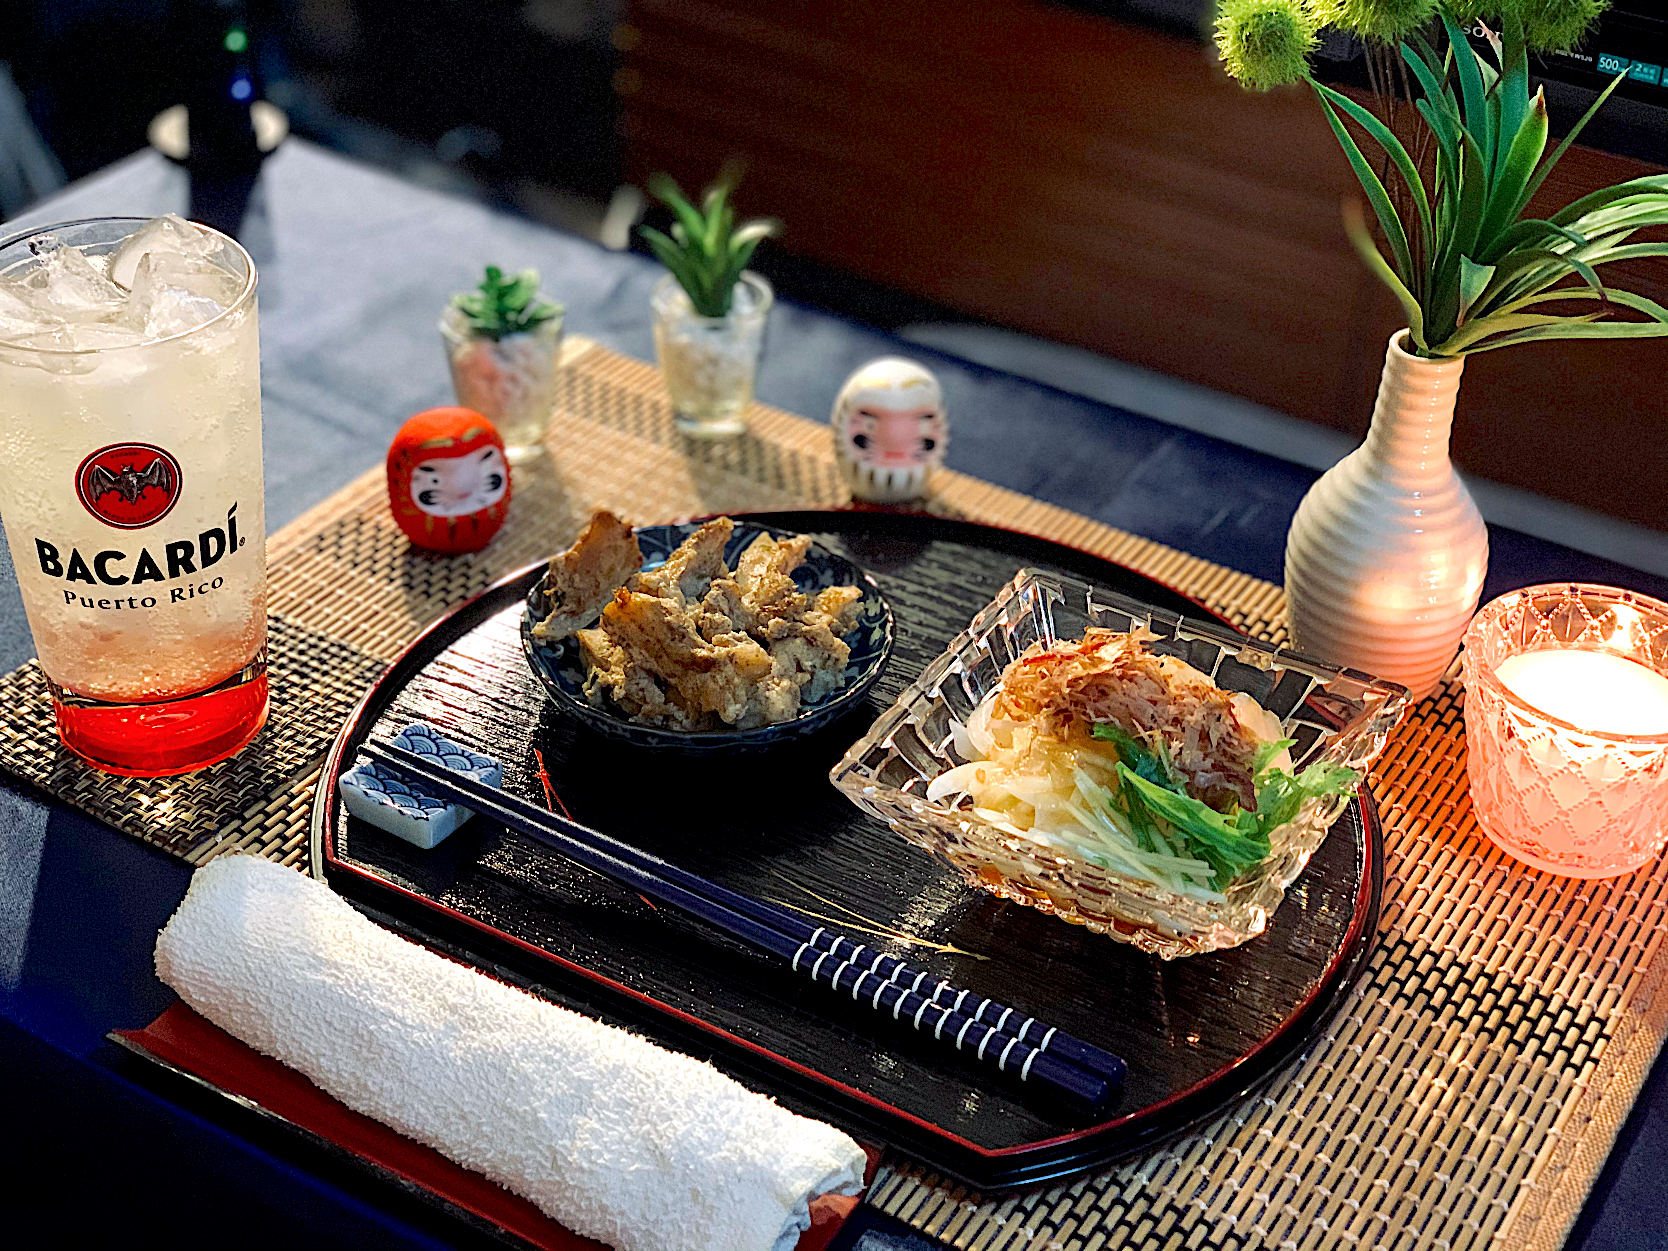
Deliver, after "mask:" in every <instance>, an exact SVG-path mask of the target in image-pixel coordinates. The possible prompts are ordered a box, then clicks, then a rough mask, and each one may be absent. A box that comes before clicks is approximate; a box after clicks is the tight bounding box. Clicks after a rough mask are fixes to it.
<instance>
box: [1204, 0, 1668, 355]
mask: <svg viewBox="0 0 1668 1251" xmlns="http://www.w3.org/2000/svg"><path fill="white" fill-rule="evenodd" d="M1256 2H1257V3H1261V4H1264V5H1284V6H1286V7H1287V8H1288V9H1289V10H1290V14H1289V16H1291V17H1293V18H1294V20H1295V18H1297V17H1302V18H1304V19H1306V20H1308V21H1310V22H1311V23H1312V24H1314V25H1322V24H1325V25H1334V26H1337V27H1339V28H1341V29H1344V30H1348V31H1350V32H1351V33H1352V34H1356V35H1358V36H1361V37H1363V38H1367V39H1370V40H1379V41H1381V42H1382V43H1387V44H1388V48H1389V51H1388V56H1387V57H1386V59H1385V60H1384V62H1382V63H1381V65H1380V68H1379V71H1378V72H1379V75H1380V81H1384V80H1385V79H1386V78H1387V77H1388V74H1387V71H1388V69H1389V68H1394V69H1395V70H1396V71H1397V73H1403V72H1404V71H1405V72H1406V73H1408V74H1410V75H1411V77H1410V78H1408V79H1407V81H1408V83H1409V86H1410V88H1413V87H1416V88H1417V90H1416V91H1413V90H1410V92H1409V94H1410V96H1411V97H1412V98H1413V106H1414V108H1415V109H1416V110H1417V114H1418V121H1417V123H1415V126H1416V127H1419V128H1422V131H1423V133H1422V134H1421V135H1420V137H1419V139H1420V141H1419V142H1415V145H1414V147H1415V151H1416V152H1421V153H1422V152H1423V150H1424V148H1425V147H1426V146H1428V147H1429V148H1430V150H1431V151H1432V153H1433V157H1432V159H1431V160H1429V161H1424V160H1421V159H1418V158H1416V157H1415V155H1414V154H1412V153H1410V152H1409V151H1408V148H1407V146H1406V145H1405V144H1404V143H1403V141H1402V139H1401V137H1399V136H1398V135H1397V134H1396V132H1395V131H1394V130H1393V129H1392V127H1391V126H1390V125H1389V124H1387V123H1386V121H1385V120H1384V119H1383V118H1382V117H1381V116H1380V115H1379V113H1375V112H1374V111H1372V110H1370V109H1368V108H1366V107H1364V106H1363V105H1361V104H1359V103H1357V102H1356V101H1355V100H1353V99H1351V98H1350V97H1349V96H1347V95H1344V94H1343V93H1342V92H1339V91H1334V90H1333V89H1332V88H1330V87H1327V86H1325V85H1324V84H1322V83H1319V82H1316V81H1315V80H1314V78H1313V77H1311V76H1310V74H1309V70H1308V66H1307V63H1305V64H1303V65H1302V66H1301V67H1299V68H1297V69H1296V70H1295V71H1294V70H1293V68H1292V66H1291V58H1290V56H1289V49H1288V48H1284V47H1281V48H1276V49H1274V50H1273V51H1271V52H1269V53H1268V54H1267V55H1263V53H1262V51H1261V49H1259V47H1258V46H1257V45H1256V43H1255V41H1252V40H1248V39H1246V38H1245V37H1244V35H1243V32H1241V33H1240V34H1238V35H1236V33H1235V27H1236V25H1237V24H1240V23H1243V22H1244V21H1245V11H1246V7H1247V0H1223V3H1222V5H1221V8H1220V10H1219V14H1218V40H1219V43H1222V45H1223V47H1224V49H1225V50H1226V48H1227V47H1228V45H1229V43H1233V45H1234V47H1235V49H1236V50H1237V53H1238V55H1237V58H1236V57H1235V56H1228V55H1225V56H1224V65H1225V67H1226V68H1227V69H1228V72H1229V73H1231V74H1233V75H1234V76H1235V77H1236V78H1239V79H1240V80H1241V81H1242V82H1243V83H1244V84H1245V85H1246V86H1248V87H1251V88H1253V89H1259V90H1266V89H1267V88H1268V87H1270V86H1274V85H1279V84H1280V83H1282V82H1307V83H1308V84H1309V86H1310V87H1311V88H1313V90H1314V91H1315V93H1316V95H1317V96H1319V98H1320V101H1321V106H1322V108H1323V109H1324V110H1325V112H1326V118H1327V121H1328V122H1329V123H1330V124H1331V127H1332V131H1333V134H1334V135H1336V136H1337V139H1338V143H1339V145H1340V146H1341V147H1342V148H1343V150H1344V155H1345V157H1347V158H1348V160H1349V164H1350V168H1351V169H1352V170H1353V171H1354V174H1355V177H1356V180H1357V181H1358V182H1359V183H1360V184H1361V188H1362V191H1363V192H1365V194H1366V197H1367V202H1368V203H1369V204H1370V205H1371V206H1372V210H1373V214H1374V216H1375V217H1376V219H1377V222H1378V226H1379V229H1380V231H1381V233H1382V235H1383V237H1384V241H1385V248H1384V249H1383V250H1381V248H1380V247H1379V244H1378V243H1377V241H1376V240H1375V239H1374V237H1373V234H1372V231H1371V230H1370V228H1369V227H1368V225H1367V221H1366V217H1365V215H1364V214H1363V213H1362V212H1361V210H1360V208H1359V206H1353V207H1352V208H1351V209H1349V210H1346V213H1345V226H1346V229H1347V230H1348V232H1349V237H1350V240H1351V242H1352V243H1353V245H1354V246H1355V249H1356V251H1357V252H1359V253H1360V254H1361V257H1362V259H1363V260H1364V261H1365V262H1366V264H1367V265H1368V267H1369V268H1370V269H1371V270H1372V271H1373V273H1374V274H1376V275H1377V276H1378V278H1379V279H1380V280H1381V281H1382V282H1383V283H1384V284H1385V285H1386V286H1387V287H1389V288H1390V290H1391V291H1392V292H1393V293H1394V294H1395V296H1396V299H1397V300H1398V301H1399V302H1400V303H1401V306H1402V310H1403V312H1404V313H1405V314H1406V315H1407V320H1408V332H1409V335H1410V337H1411V339H1412V342H1413V347H1414V350H1415V351H1416V352H1417V353H1418V354H1419V355H1421V356H1427V357H1436V358H1445V357H1455V356H1463V355H1466V354H1467V353H1471V352H1485V351H1489V350H1491V349H1493V348H1499V347H1506V346H1508V345H1510V344H1513V343H1527V342H1532V341H1534V340H1539V339H1599V338H1646V337H1658V336H1663V335H1668V308H1664V307H1663V306H1662V305H1660V304H1657V303H1656V302H1654V301H1652V300H1648V299H1646V298H1645V297H1643V296H1640V295H1635V294H1633V293H1632V292H1629V291H1624V290H1621V289H1620V288H1617V287H1613V286H1607V285H1605V284H1604V282H1603V281H1602V280H1601V279H1600V277H1599V273H1598V270H1599V268H1600V267H1601V266H1603V265H1608V264H1611V263H1613V262H1615V261H1623V260H1637V259H1641V258H1645V257H1664V256H1668V244H1665V243H1660V242H1649V241H1647V242H1632V240H1633V238H1634V236H1636V235H1637V234H1638V233H1639V232H1640V231H1642V230H1645V229H1646V228H1648V227H1652V226H1665V225H1668V174H1654V175H1650V176H1647V177H1643V178H1635V179H1631V180H1629V181H1627V182H1624V183H1619V184H1617V185H1615V186H1612V187H1606V188H1604V189H1602V190H1599V191H1595V192H1593V193H1592V194H1591V195H1587V196H1583V197H1582V198H1581V199H1579V200H1576V201H1575V202H1574V203H1572V204H1569V205H1567V206H1565V207H1564V208H1563V209H1561V210H1559V211H1558V212H1556V213H1553V214H1551V215H1550V216H1549V217H1546V218H1528V217H1525V216H1524V213H1525V211H1526V210H1527V208H1528V205H1529V201H1530V199H1531V198H1532V197H1533V196H1534V194H1535V193H1536V191H1538V190H1539V189H1540V187H1541V185H1542V184H1543V183H1544V182H1545V181H1546V178H1547V175H1548V174H1550V173H1551V172H1552V169H1553V168H1554V167H1555V166H1556V165H1557V163H1558V161H1559V159H1560V158H1561V157H1562V156H1563V155H1564V153H1565V152H1566V151H1567V150H1568V149H1569V147H1570V145H1571V144H1572V143H1574V142H1575V140H1576V137H1577V136H1578V135H1580V133H1581V131H1582V129H1583V128H1584V127H1585V126H1586V125H1587V123H1588V122H1589V121H1590V120H1591V119H1592V117H1593V115H1594V114H1595V113H1597V112H1598V110H1599V109H1600V108H1601V107H1602V106H1603V105H1604V102H1605V101H1606V100H1608V99H1609V98H1610V94H1611V92H1613V91H1615V89H1616V88H1617V86H1619V85H1620V84H1621V81H1622V79H1623V78H1624V77H1625V76H1626V75H1625V72H1624V73H1623V74H1618V75H1617V76H1616V78H1615V80H1614V81H1612V82H1611V83H1610V85H1609V86H1608V87H1606V88H1605V90H1604V91H1603V92H1602V93H1600V95H1599V97H1598V99H1597V100H1595V101H1594V102H1593V105H1592V107H1591V108H1589V109H1588V110H1587V112H1586V114H1585V115H1584V116H1583V117H1582V118H1581V120H1580V121H1578V122H1577V123H1576V124H1575V126H1574V127H1572V128H1571V130H1570V132H1569V134H1567V135H1566V136H1565V137H1564V139H1563V141H1562V142H1561V143H1560V144H1559V145H1558V146H1557V147H1556V148H1555V149H1553V151H1552V153H1551V155H1550V156H1548V155H1547V152H1546V149H1547V143H1548V139H1549V131H1548V122H1547V113H1546V101H1545V97H1544V94H1543V92H1542V91H1541V90H1540V89H1538V88H1537V89H1536V90H1535V91H1534V93H1533V94H1531V93H1530V90H1529V52H1530V51H1531V50H1532V49H1533V50H1536V51H1541V50H1555V49H1563V48H1568V47H1570V46H1572V45H1573V44H1574V43H1576V42H1578V41H1579V40H1580V38H1581V37H1582V35H1583V34H1584V33H1585V31H1586V28H1587V24H1588V23H1590V22H1591V20H1592V18H1593V17H1596V16H1597V14H1598V13H1599V12H1600V11H1602V9H1603V8H1604V7H1605V4H1606V2H1607V0H1499V2H1498V3H1493V4H1489V3H1479V2H1478V0H1444V2H1443V3H1442V4H1440V5H1438V6H1436V8H1437V13H1436V17H1437V21H1436V22H1430V21H1423V22H1416V23H1414V24H1413V25H1411V26H1409V27H1407V28H1405V29H1403V28H1402V27H1401V26H1400V24H1399V23H1400V19H1402V18H1405V17H1408V16H1410V15H1413V14H1416V13H1417V11H1418V9H1419V7H1420V6H1419V4H1418V3H1417V0H1309V2H1308V3H1305V0H1256ZM1429 7H1430V6H1428V5H1427V6H1426V8H1427V10H1428V9H1429ZM1317 14H1320V15H1321V16H1319V17H1317ZM1478 15H1481V16H1482V18H1483V19H1484V20H1487V19H1488V18H1489V17H1494V18H1495V20H1496V21H1497V22H1498V23H1499V25H1500V27H1501V30H1500V33H1499V34H1498V35H1497V36H1491V38H1490V40H1489V43H1490V51H1491V52H1492V57H1491V56H1490V55H1488V54H1485V53H1484V52H1481V51H1479V50H1478V49H1476V48H1474V47H1473V46H1472V44H1471V42H1470V41H1469V40H1468V39H1467V37H1466V35H1465V32H1464V31H1463V30H1462V29H1461V28H1460V26H1459V24H1458V21H1457V20H1456V19H1457V18H1460V17H1464V18H1474V17H1477V16H1478ZM1265 20H1266V19H1265ZM1438 24H1439V25H1440V32H1441V33H1440V36H1439V35H1438V31H1437V26H1438ZM1396 31H1399V32H1400V33H1394V32H1396ZM1381 32H1389V33H1381ZM1236 39H1237V42H1235V41H1236ZM1380 103H1381V109H1380V112H1382V113H1386V114H1387V115H1391V116H1392V117H1393V112H1392V110H1391V108H1390V107H1385V106H1384V101H1383V96H1382V95H1381V99H1380ZM1346 119H1347V120H1348V121H1350V122H1354V123H1355V124H1356V125H1357V126H1359V127H1360V129H1361V130H1362V131H1363V132H1364V133H1365V134H1366V136H1367V139H1368V141H1369V142H1368V150H1369V151H1373V150H1375V149H1376V151H1375V153H1374V157H1373V159H1369V157H1368V154H1367V152H1364V151H1363V150H1362V145H1361V144H1359V143H1358V142H1357V141H1356V138H1355V137H1354V135H1353V134H1352V133H1351V131H1350V130H1349V128H1348V127H1346V125H1345V121H1346ZM1576 309H1581V311H1575V310H1576ZM1560 310H1562V311H1560ZM1619 313H1632V314H1640V315H1642V316H1643V320H1641V319H1640V318H1639V317H1636V316H1635V317H1623V316H1617V314H1619Z"/></svg>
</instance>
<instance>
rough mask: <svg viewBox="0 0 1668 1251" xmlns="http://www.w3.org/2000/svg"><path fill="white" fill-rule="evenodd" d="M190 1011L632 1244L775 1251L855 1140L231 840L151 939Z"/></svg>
mask: <svg viewBox="0 0 1668 1251" xmlns="http://www.w3.org/2000/svg"><path fill="white" fill-rule="evenodd" d="M156 968H157V974H158V976H160V977H161V978H162V980H163V981H164V982H166V983H167V984H168V985H170V986H172V987H173V988H174V989H175V990H176V991H178V992H179V994H180V996H181V998H183V999H184V1000H185V1001H186V1003H188V1004H190V1005H191V1007H193V1008H195V1009H196V1010H197V1011H198V1012H200V1013H201V1014H202V1015H203V1016H205V1017H207V1018H208V1019H209V1020H211V1021H213V1022H214V1023H215V1024H216V1025H219V1026H220V1027H221V1028H222V1029H224V1030H226V1031H227V1032H228V1033H231V1034H233V1035H235V1036H236V1037H237V1038H240V1039H242V1040H243V1041H244V1042H246V1043H248V1044H249V1045H250V1046H252V1047H254V1048H256V1049H257V1050H259V1051H261V1052H263V1053H265V1054H266V1055H269V1056H272V1057H274V1058H275V1059H278V1060H280V1061H282V1062H283V1063H285V1064H287V1065H289V1066H290V1067H291V1068H293V1069H296V1070H298V1071H300V1072H301V1073H303V1074H305V1075H306V1076H307V1077H308V1078H310V1079H311V1080H312V1081H313V1082H314V1083H315V1084H316V1085H317V1086H319V1087H320V1088H321V1089H323V1090H325V1091H326V1092H328V1093H329V1094H331V1095H333V1096H335V1097H336V1098H337V1099H340V1100H341V1101H342V1102H343V1103H345V1104H347V1105H348V1106H349V1107H350V1108H353V1109H354V1110H355V1111H358V1112H362V1113H364V1114H365V1115H367V1116H370V1117H374V1118H375V1119H376V1120H379V1121H381V1122H383V1123H384V1124H386V1125H388V1126H390V1127H392V1128H393V1129H396V1130H398V1131H399V1132H400V1133H402V1134H405V1135H406V1136H407V1137H410V1138H414V1139H416V1140H418V1141H419V1142H423V1143H426V1144H428V1145H429V1146H431V1147H433V1148H435V1149H436V1150H437V1151H440V1152H442V1153H443V1154H445V1155H447V1156H449V1157H450V1158H451V1159H453V1160H456V1161H457V1162H458V1163H459V1164H462V1165H463V1166H464V1167H466V1168H471V1169H474V1170H475V1171H477V1172H479V1173H483V1174H485V1175H486V1176H487V1177H489V1178H491V1179H492V1180H493V1181H495V1182H497V1183H498V1184H499V1185H501V1186H504V1187H505V1188H506V1189H509V1190H512V1191H514V1192H515V1193H517V1194H520V1195H524V1196H525V1197H526V1198H528V1199H530V1200H531V1201H532V1202H533V1203H535V1204H536V1205H537V1206H538V1207H539V1208H540V1210H542V1211H543V1212H545V1213H546V1214H547V1215H549V1216H550V1217H552V1218H553V1219H555V1220H557V1221H559V1222H561V1223H562V1224H563V1225H566V1226H567V1227H568V1228H569V1229H572V1230H573V1231H575V1232H576V1233H580V1234H584V1235H586V1236H587V1237H591V1238H597V1239H601V1240H602V1241H605V1242H608V1243H610V1244H612V1245H614V1246H616V1247H622V1248H631V1249H632V1251H787V1249H789V1248H791V1247H792V1246H793V1244H794V1242H795V1241H796V1240H797V1239H798V1236H799V1233H800V1232H801V1231H802V1230H803V1229H805V1228H806V1227H807V1226H808V1225H809V1223H810V1215H809V1211H808V1207H809V1202H810V1200H811V1199H812V1198H813V1197H814V1196H816V1195H818V1194H826V1193H838V1194H855V1193H857V1191H858V1190H859V1189H860V1188H861V1186H862V1179H863V1170H864V1164H865V1160H864V1156H863V1152H862V1149H861V1148H859V1147H858V1145H857V1144H856V1143H855V1142H854V1141H852V1139H851V1138H849V1137H848V1136H847V1135H845V1134H843V1133H841V1132H840V1131H839V1130H837V1129H834V1128H833V1127H832V1126H829V1125H824V1124H822V1123H820V1122H817V1121H812V1120H809V1119H807V1118H805V1117H802V1116H798V1115H795V1114H794V1113H792V1112H789V1111H788V1110H787V1109H785V1108H782V1107H780V1106H778V1105H777V1104H776V1103H774V1102H772V1101H771V1100H769V1099H767V1098H766V1097H765V1096H763V1095H760V1094H755V1093H754V1092H752V1091H749V1090H747V1089H746V1088H744V1087H743V1086H741V1085H740V1084H739V1083H737V1082H735V1081H733V1080H731V1079H730V1078H728V1077H726V1076H725V1075H724V1074H722V1073H720V1072H719V1071H718V1070H717V1069H715V1068H713V1067H712V1066H711V1065H710V1064H706V1063H704V1062H702V1061H699V1060H696V1059H693V1058H691V1057H689V1056H683V1055H678V1054H676V1053H674V1052H670V1051H666V1050H664V1049H663V1048H661V1047H658V1046H656V1045H655V1044H653V1043H651V1042H649V1041H647V1040H646V1039H643V1038H639V1037H637V1036H635V1035H633V1034H628V1033H627V1032H626V1031H624V1030H620V1029H616V1028H614V1027H613V1026H609V1025H605V1024H603V1023H602V1022H600V1021H594V1020H591V1019H590V1018H588V1017H584V1016H581V1015H579V1014H578V1013H574V1012H570V1011H568V1010H567V1009H565V1008H560V1007H557V1006H556V1005H555V1004H551V1003H547V1002H545V1001H544V1000H541V999H537V998H535V997H533V996H532V995H529V994H526V993H525V992H523V991H520V990H517V989H515V988H514V987H511V986H507V985H505V984H504V983H502V982H497V981H494V980H493V979H491V978H489V977H486V976H484V975H483V974H481V973H478V972H476V971H475V970H473V969H470V968H466V967H465V966H463V965H460V964H456V963H454V962H452V961H450V960H446V959H442V958H441V957H440V956H437V955H435V954H434V953H433V952H431V951H428V950H427V949H425V948H423V947H419V946H417V945H416V944H415V943H412V942H408V941H407V940H406V939H404V938H401V937H400V936H399V935H397V934H394V933H391V932H389V931H388V930H385V929H382V928H381V927H380V926H378V925H376V924H375V923H373V922H372V921H370V920H369V919H368V918H366V917H364V916H362V915H361V914H360V913H358V912H357V911H355V910H354V909H353V907H352V906H351V905H350V904H349V903H348V902H347V901H346V900H344V899H342V898H341V897H340V896H339V895H337V894H335V893H334V892H333V891H331V890H330V888H329V887H327V886H325V885H324V884H323V883H321V882H316V881H314V880H312V879H311V878H307V877H303V876H302V875H301V874H299V873H297V872H295V871H294V870H293V869H287V868H284V867H282V866H280V865H277V864H274V863H272V862H271V861H266V860H259V859H256V858H255V857H253V856H224V857H221V858H220V859H217V860H214V861H212V862H210V863H209V864H208V865H206V866H204V867H203V868H201V869H199V870H198V871H197V873H196V875H195V876H194V877H193V878H192V879H191V887H190V890H189V891H187V893H186V897H185V900H184V902H183V903H181V904H180V907H179V910H178V911H177V912H175V914H174V916H173V917H172V919H170V920H169V922H168V924H167V926H166V927H165V928H164V929H163V931H162V933H161V935H160V936H159V937H158V939H157V944H156Z"/></svg>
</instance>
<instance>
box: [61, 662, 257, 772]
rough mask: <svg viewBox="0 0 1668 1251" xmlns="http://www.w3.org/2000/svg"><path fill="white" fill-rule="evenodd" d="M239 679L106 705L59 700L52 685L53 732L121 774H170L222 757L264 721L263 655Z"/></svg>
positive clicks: (93, 760)
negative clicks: (148, 700) (164, 697)
mask: <svg viewBox="0 0 1668 1251" xmlns="http://www.w3.org/2000/svg"><path fill="white" fill-rule="evenodd" d="M249 674H250V670H248V669H246V670H244V673H243V674H240V675H239V677H240V678H243V680H242V681H238V682H236V684H229V683H224V682H223V683H221V684H220V685H219V686H216V687H213V688H211V689H209V690H206V691H200V692H198V693H197V694H195V695H186V696H183V697H181V698H179V699H174V700H168V701H166V702H164V703H156V704H104V703H95V702H93V701H91V700H87V699H81V698H78V697H73V696H72V697H69V698H67V699H66V698H61V692H60V691H59V690H58V689H57V688H56V687H54V688H53V689H52V697H53V698H52V709H53V712H54V713H55V714H56V716H57V719H58V737H59V738H61V739H62V740H63V742H64V746H65V747H67V748H69V749H70V750H71V751H72V752H74V753H75V754H76V755H77V756H80V757H81V759H83V760H85V761H86V762H87V763H88V764H90V765H92V766H94V767H95V768H99V769H103V770H104V771H105V772H106V773H119V774H121V775H122V776H124V777H132V778H151V777H168V776H170V775H172V774H176V773H190V772H191V771H192V770H194V769H201V768H204V767H205V766H207V765H211V764H213V763H214V762H215V761H217V760H224V759H225V758H226V757H227V756H230V755H232V754H233V753H234V752H236V751H238V750H239V749H240V748H242V747H244V746H245V745H246V744H247V743H248V742H249V740H250V739H252V738H254V737H255V735H256V734H258V733H260V729H261V727H262V726H263V725H265V724H266V709H267V689H266V665H265V663H264V659H263V661H262V663H261V665H260V668H259V669H258V671H256V672H254V673H253V674H252V675H250V676H247V677H245V676H244V675H249Z"/></svg>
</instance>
